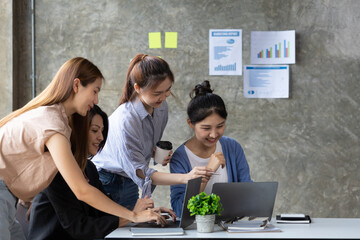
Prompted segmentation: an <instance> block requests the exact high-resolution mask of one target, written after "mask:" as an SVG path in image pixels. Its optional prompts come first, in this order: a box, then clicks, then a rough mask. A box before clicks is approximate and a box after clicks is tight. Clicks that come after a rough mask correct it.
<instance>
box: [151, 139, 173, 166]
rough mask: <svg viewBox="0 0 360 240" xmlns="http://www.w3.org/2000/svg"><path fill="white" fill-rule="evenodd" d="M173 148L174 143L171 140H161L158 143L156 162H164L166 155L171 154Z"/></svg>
mask: <svg viewBox="0 0 360 240" xmlns="http://www.w3.org/2000/svg"><path fill="white" fill-rule="evenodd" d="M171 150H172V144H171V142H169V141H159V142H157V143H156V151H155V157H154V159H155V162H156V163H160V164H162V162H163V161H164V159H165V157H166V156H168V155H169V153H170V151H171Z"/></svg>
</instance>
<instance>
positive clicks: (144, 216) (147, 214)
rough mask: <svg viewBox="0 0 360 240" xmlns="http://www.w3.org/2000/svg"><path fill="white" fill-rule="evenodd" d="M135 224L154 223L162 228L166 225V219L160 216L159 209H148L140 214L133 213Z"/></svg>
mask: <svg viewBox="0 0 360 240" xmlns="http://www.w3.org/2000/svg"><path fill="white" fill-rule="evenodd" d="M133 213H134V215H135V216H134V220H133V222H135V223H140V222H156V224H158V225H161V226H162V227H163V226H165V225H166V219H165V217H164V216H162V215H161V212H160V210H159V208H150V209H147V210H144V211H141V212H135V211H134V212H133Z"/></svg>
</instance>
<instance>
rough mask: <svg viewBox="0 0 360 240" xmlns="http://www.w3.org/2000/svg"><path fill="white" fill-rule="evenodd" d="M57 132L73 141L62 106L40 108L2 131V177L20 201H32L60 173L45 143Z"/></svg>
mask: <svg viewBox="0 0 360 240" xmlns="http://www.w3.org/2000/svg"><path fill="white" fill-rule="evenodd" d="M55 133H61V134H63V135H64V136H65V137H66V138H67V139H69V141H70V135H71V128H70V126H69V120H68V117H67V115H66V113H65V108H64V106H63V105H62V104H55V105H51V106H43V107H38V108H36V109H33V110H30V111H28V112H25V113H23V114H21V115H20V116H18V117H16V118H14V119H12V120H11V121H10V122H8V123H6V124H5V125H4V126H3V127H1V128H0V178H1V179H2V180H3V181H4V182H5V183H6V185H7V187H8V188H9V189H10V191H11V192H12V193H13V194H14V195H15V196H16V197H18V198H20V199H22V200H24V201H29V200H31V199H32V198H33V197H34V196H35V195H36V194H37V193H39V192H40V191H42V190H43V189H45V188H46V187H47V186H48V185H49V184H50V183H51V181H52V180H53V178H54V177H55V175H56V173H57V172H58V170H57V168H56V166H55V163H54V161H53V159H52V157H51V155H50V153H49V152H48V151H46V152H45V142H46V141H47V140H48V139H49V138H50V137H51V136H52V135H54V134H55Z"/></svg>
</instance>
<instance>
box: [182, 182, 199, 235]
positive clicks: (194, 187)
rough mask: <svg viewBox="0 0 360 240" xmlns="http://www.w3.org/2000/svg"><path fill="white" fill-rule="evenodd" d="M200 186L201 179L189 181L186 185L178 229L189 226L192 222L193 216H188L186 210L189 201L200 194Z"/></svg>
mask: <svg viewBox="0 0 360 240" xmlns="http://www.w3.org/2000/svg"><path fill="white" fill-rule="evenodd" d="M200 185H201V177H199V178H195V179H191V180H189V181H188V183H187V184H186V190H185V196H184V201H183V208H182V212H181V220H180V227H181V228H186V227H188V226H190V225H191V224H192V223H193V222H194V220H195V216H190V212H189V209H188V208H187V205H188V202H189V199H190V198H191V197H193V196H195V195H196V194H198V193H199V192H200Z"/></svg>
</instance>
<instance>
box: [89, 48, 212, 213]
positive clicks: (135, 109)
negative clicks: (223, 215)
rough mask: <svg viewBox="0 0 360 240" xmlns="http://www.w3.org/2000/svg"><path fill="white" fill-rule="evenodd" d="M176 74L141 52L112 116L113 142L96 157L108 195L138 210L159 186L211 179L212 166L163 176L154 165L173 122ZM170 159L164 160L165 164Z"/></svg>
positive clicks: (132, 62)
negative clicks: (170, 114)
mask: <svg viewBox="0 0 360 240" xmlns="http://www.w3.org/2000/svg"><path fill="white" fill-rule="evenodd" d="M173 83H174V75H173V73H172V71H171V70H170V67H169V65H168V64H167V62H166V61H165V60H163V59H161V58H159V57H153V56H148V55H146V54H137V55H136V56H135V57H134V58H133V60H132V61H131V63H130V66H129V68H128V72H127V77H126V81H125V86H124V88H123V93H122V96H121V99H120V103H119V107H118V108H117V109H116V110H115V111H114V113H113V114H112V115H111V116H110V117H109V135H108V140H107V142H106V144H105V146H104V148H103V150H102V151H101V153H100V154H97V155H96V156H95V157H94V158H93V160H92V161H93V162H94V163H95V164H96V166H97V168H98V171H99V175H100V180H101V181H102V183H103V186H104V189H105V191H107V192H108V193H110V194H111V196H112V198H113V199H114V201H116V202H118V203H119V204H121V205H122V206H125V207H127V208H129V209H132V208H133V207H134V205H135V203H136V200H137V199H138V198H139V191H138V187H140V188H141V189H142V197H144V196H151V193H152V191H153V190H154V188H155V185H175V184H186V183H187V181H188V180H189V179H193V178H197V177H203V181H205V182H206V181H207V180H208V179H209V175H210V174H211V173H209V172H208V171H207V168H206V167H197V168H194V169H193V170H192V171H191V172H189V173H186V174H170V173H163V172H157V171H156V170H154V169H152V168H150V167H149V162H150V159H151V157H152V156H153V154H154V147H155V145H156V143H157V142H158V141H160V139H161V137H162V134H163V132H164V129H165V126H166V124H167V121H168V105H167V103H166V101H165V100H166V98H167V97H168V96H170V94H171V87H172V84H173ZM170 158H171V157H170V156H168V157H167V158H165V159H164V161H163V165H164V166H165V165H166V164H167V163H169V161H170Z"/></svg>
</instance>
